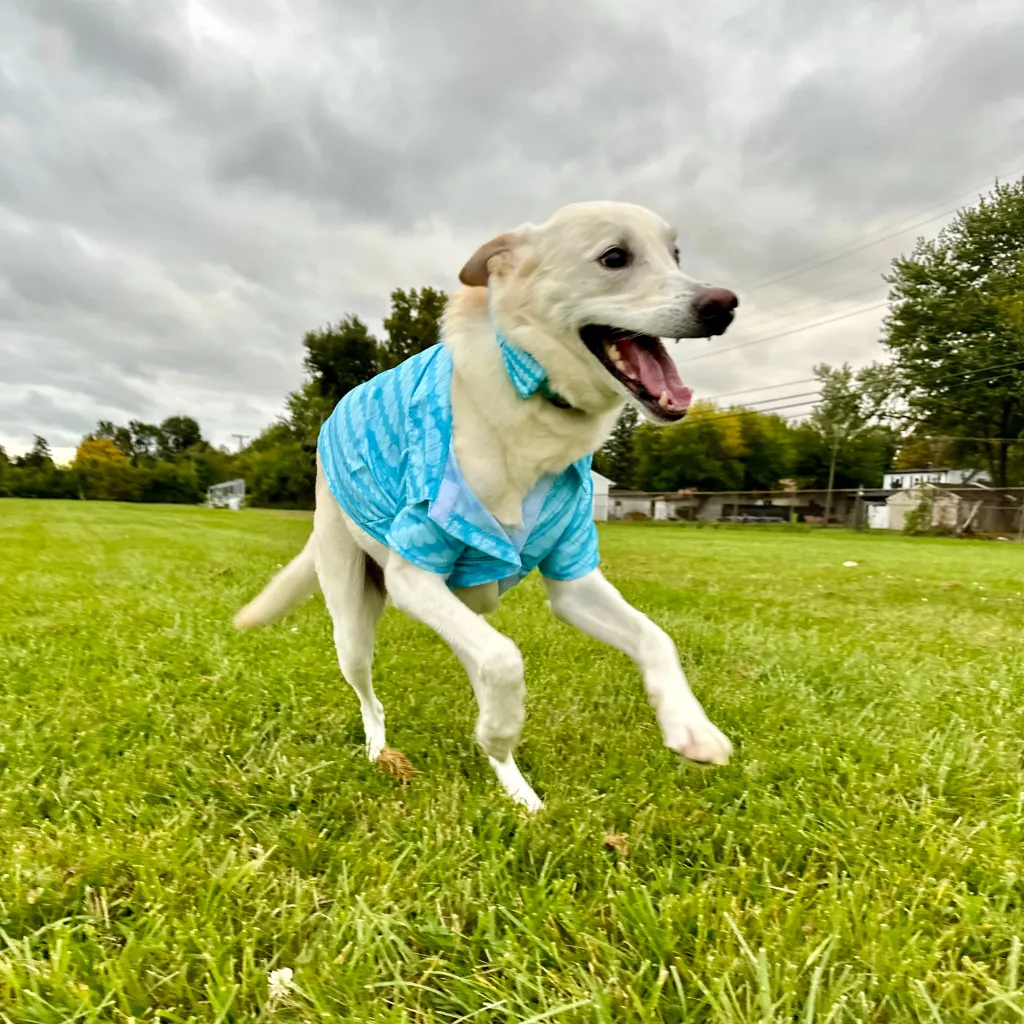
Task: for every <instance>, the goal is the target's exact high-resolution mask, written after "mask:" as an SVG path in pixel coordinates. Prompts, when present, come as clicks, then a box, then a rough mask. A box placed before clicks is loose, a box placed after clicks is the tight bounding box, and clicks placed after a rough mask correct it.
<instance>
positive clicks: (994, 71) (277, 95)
mask: <svg viewBox="0 0 1024 1024" xmlns="http://www.w3.org/2000/svg"><path fill="white" fill-rule="evenodd" d="M698 6H699V8H700V9H699V10H697V8H698ZM841 8H842V9H841ZM397 12H400V13H397ZM1022 54H1024V4H1021V3H1020V0H1006V2H1001V0H993V2H986V0H979V2H976V3H963V2H960V0H930V2H929V0H918V2H915V3H900V2H896V0H885V2H881V0H877V2H876V0H858V2H857V3H847V4H826V3H822V2H821V0H791V2H775V3H767V4H766V3H755V2H749V3H741V2H732V0H724V2H719V3H716V4H700V5H697V4H691V3H686V2H680V0H631V2H629V3H623V2H622V0H616V2H612V0H574V3H572V4H568V3H565V4H555V3H551V2H550V0H519V2H517V3H515V4H511V3H502V4H496V3H480V2H476V3H469V2H465V0H435V2H433V3H430V4H427V3H418V4H412V3H376V4H372V3H368V2H366V0H360V2H358V3H357V2H356V0H321V2H317V0H136V2H130V0H13V2H12V0H7V2H6V3H4V4H2V5H0V444H3V445H4V446H5V447H6V448H7V449H8V451H9V452H19V451H21V450H22V449H24V448H25V447H27V446H28V445H30V444H31V440H32V435H33V434H35V433H40V434H42V435H44V436H45V437H47V438H48V439H49V441H50V443H51V445H52V446H53V447H54V449H55V451H56V452H57V454H58V455H61V456H63V457H68V456H69V455H70V454H71V449H72V448H73V446H74V445H75V444H76V443H77V441H78V440H79V438H80V437H81V435H82V433H83V432H85V431H87V430H89V429H90V428H91V427H92V426H93V425H94V424H95V423H96V421H97V419H100V418H104V419H113V420H116V421H121V422H127V420H129V419H142V420H146V421H159V420H161V419H163V418H164V417H165V416H168V415H172V414H179V413H183V414H190V415H193V416H195V417H196V418H197V419H198V420H199V421H200V423H201V425H202V427H203V429H204V432H205V433H206V434H207V436H209V437H210V438H211V439H212V440H214V441H215V442H217V443H232V441H231V435H232V434H233V433H242V434H247V435H252V434H255V433H257V432H258V431H259V430H260V429H261V428H262V427H263V426H265V425H266V424H267V423H268V422H270V421H271V420H273V419H274V417H276V416H277V415H279V414H280V413H281V412H282V410H283V399H284V396H285V393H286V392H287V391H288V390H290V389H292V388H294V387H296V386H297V385H298V384H299V382H300V380H301V355H302V349H301V339H302V334H303V332H304V331H305V330H306V329H308V328H310V327H314V326H317V325H320V324H323V323H324V322H326V321H328V320H333V319H337V318H338V317H339V316H341V315H342V314H344V313H346V312H352V313H357V314H359V315H360V316H362V317H363V318H364V319H366V320H368V321H370V322H371V323H373V324H374V325H375V326H376V325H379V320H380V318H381V317H382V315H384V313H385V311H386V309H387V305H388V294H389V292H390V290H391V289H392V288H394V287H397V286H402V287H409V286H419V285H425V284H430V285H434V286H436V287H441V288H445V289H451V288H453V287H454V286H455V283H456V274H457V273H458V270H459V268H460V266H461V265H462V263H463V261H464V259H465V258H466V257H467V256H468V255H469V254H470V253H471V252H472V251H473V249H474V248H475V247H476V246H477V245H478V244H479V243H480V242H481V241H483V240H485V239H486V238H488V237H490V236H491V235H492V234H494V233H496V232H498V231H500V230H502V229H505V228H508V227H512V226H514V225H516V224H518V223H520V222H522V221H524V220H535V221H536V220H542V219H544V218H545V217H546V216H547V215H548V214H549V213H550V212H551V211H552V210H553V209H555V208H556V207H557V206H559V205H561V204H562V203H565V202H570V201H575V200H581V199H628V200H631V201H635V202H640V203H643V204H644V205H647V206H650V207H652V208H653V209H654V210H656V211H658V212H659V213H660V214H661V215H662V216H664V217H665V218H666V219H667V220H669V221H671V222H672V223H673V224H675V225H676V226H677V227H678V229H679V232H680V248H681V250H682V253H683V263H684V267H685V268H686V269H687V270H688V271H690V272H691V273H692V274H694V275H695V276H697V277H701V278H705V279H707V280H711V281H714V282H715V283H719V284H722V285H726V286H729V287H732V288H734V289H735V290H736V291H737V292H738V293H739V295H740V298H741V302H742V306H741V309H740V317H739V320H738V322H737V324H736V325H735V327H734V328H733V329H732V330H731V331H730V332H729V334H727V335H726V336H725V337H724V338H721V339H717V340H715V341H713V342H707V341H697V342H683V343H680V344H679V345H678V346H676V348H675V354H676V357H677V360H678V361H679V363H680V365H681V367H682V369H683V376H684V379H685V380H686V381H687V382H688V383H689V384H691V385H692V386H694V388H695V390H696V391H697V394H698V396H704V397H711V396H715V395H719V394H724V393H727V392H733V391H736V390H739V389H745V388H751V387H754V386H760V385H765V384H771V383H783V382H787V381H792V380H796V379H799V378H805V377H808V376H809V372H810V368H811V366H812V364H814V363H815V362H818V361H822V360H825V361H831V362H841V361H842V360H844V359H849V360H851V361H854V362H856V363H862V362H865V361H868V360H870V359H872V358H875V357H877V356H878V355H879V352H880V349H879V348H878V345H877V340H876V339H877V336H878V328H879V322H880V318H881V315H882V311H881V310H880V309H877V308H875V309H872V308H868V307H871V306H873V305H875V304H877V303H879V302H880V301H881V300H882V299H883V298H884V296H885V286H884V284H883V283H882V281H881V274H882V273H883V272H884V271H885V269H886V267H887V265H888V261H889V260H890V259H891V258H892V257H893V256H895V255H897V254H898V253H900V252H901V251H905V250H906V249H908V248H909V247H910V246H911V245H912V244H913V240H914V237H915V236H916V235H918V234H921V233H927V234H931V233H933V232H934V231H936V230H937V229H938V228H939V227H941V225H942V223H943V218H942V216H936V215H941V214H943V213H945V212H946V211H948V210H950V209H952V208H953V207H955V205H956V204H957V203H958V202H964V201H967V200H969V199H970V198H971V197H972V196H973V195H974V194H976V193H977V192H978V191H979V190H984V189H986V188H987V187H989V185H990V184H991V182H992V180H993V179H994V178H995V177H996V176H997V175H999V176H1002V177H1011V176H1013V177H1015V176H1018V175H1020V174H1021V173H1024V70H1022V66H1024V59H1022V57H1021V55H1022ZM929 218H931V219H929ZM897 229H902V231H901V232H900V233H898V234H896V235H895V236H894V237H891V238H888V239H885V240H882V241H879V242H878V244H875V245H865V243H866V242H871V241H873V240H875V239H879V238H881V237H882V236H885V235H889V234H892V233H893V232H894V231H896V230H897ZM853 249H858V251H855V252H851V250H853ZM837 256H838V258H835V257H837ZM822 261H828V262H822ZM815 263H820V264H821V265H820V266H817V267H813V268H811V269H809V270H805V272H802V273H796V274H793V273H791V272H792V271H793V270H794V269H799V268H806V267H808V266H809V265H811V264H815ZM777 277H782V278H783V279H782V280H779V281H776V282H775V283H770V284H762V282H765V281H770V280H771V279H772V278H777ZM759 284H762V286H761V287H757V286H758V285H759ZM840 318H841V319H840ZM822 320H831V321H832V322H831V323H826V324H820V325H819V326H818V327H815V328H811V329H802V330H798V331H794V328H798V327H799V328H806V326H807V325H808V324H813V323H816V322H818V321H822ZM769 335H781V336H780V337H777V338H775V339H774V340H769V341H765V342H764V343H761V344H757V345H753V346H750V347H748V348H743V349H740V350H738V351H733V352H730V351H727V350H728V349H730V348H732V347H733V346H734V345H738V344H741V343H742V342H744V341H751V340H754V339H757V338H765V337H768V336H769ZM716 350H722V351H721V354H717V353H716V354H710V353H713V352H715V351H716ZM705 353H709V354H707V355H705ZM691 361H692V365H690V363H691ZM804 390H806V388H804V387H799V386H797V387H793V388H789V389H785V388H783V389H780V390H779V391H777V392H772V393H771V394H776V395H788V394H790V393H797V392H800V391H804ZM751 397H755V398H756V397H757V395H756V394H755V395H753V396H751ZM797 411H799V410H797Z"/></svg>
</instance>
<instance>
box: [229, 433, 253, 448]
mask: <svg viewBox="0 0 1024 1024" xmlns="http://www.w3.org/2000/svg"><path fill="white" fill-rule="evenodd" d="M231 436H232V437H233V438H234V439H235V440H236V441H237V442H238V450H239V451H241V450H242V449H243V448H244V447H245V442H246V441H248V440H249V435H248V434H232V435H231Z"/></svg>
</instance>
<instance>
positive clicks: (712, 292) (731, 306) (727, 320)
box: [693, 288, 740, 335]
mask: <svg viewBox="0 0 1024 1024" xmlns="http://www.w3.org/2000/svg"><path fill="white" fill-rule="evenodd" d="M739 304H740V300H739V299H738V298H736V293H735V292H731V291H729V289H728V288H705V289H704V291H702V292H700V293H699V294H698V295H697V297H696V298H695V299H694V300H693V305H694V308H695V309H696V310H697V318H698V319H699V320H700V323H701V326H702V327H703V328H704V329H705V330H706V331H707V333H708V335H713V334H724V333H725V329H726V328H727V327H728V326H729V324H731V323H732V318H733V315H734V314H735V312H736V307H737V306H738V305H739Z"/></svg>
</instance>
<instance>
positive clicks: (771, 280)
mask: <svg viewBox="0 0 1024 1024" xmlns="http://www.w3.org/2000/svg"><path fill="white" fill-rule="evenodd" d="M996 177H998V175H991V176H990V177H988V178H986V179H985V181H983V182H980V183H979V184H977V185H973V186H971V188H969V189H965V190H964V191H963V192H960V193H958V194H957V195H956V196H949V197H947V198H945V199H940V200H939V201H938V202H937V203H932V204H931V206H926V207H924V209H922V210H918V211H917V212H916V213H912V214H910V215H909V216H908V217H905V218H904V219H903V220H902V221H898V222H897V224H898V225H899V226H897V227H896V228H894V229H893V230H892V231H889V232H888V233H887V234H884V235H881V236H880V237H878V238H875V239H873V240H871V241H865V242H863V243H862V244H860V245H858V246H856V247H855V248H853V249H849V250H848V251H846V252H840V253H838V254H837V255H834V256H829V257H828V258H826V259H822V260H817V261H816V262H813V263H810V264H809V265H807V266H804V265H803V264H799V263H798V264H797V265H796V266H795V267H793V268H792V269H791V270H788V271H784V272H783V273H781V274H777V275H775V276H774V277H768V278H764V279H762V280H761V281H757V282H755V283H754V284H752V285H748V286H747V287H746V288H744V289H742V291H743V292H745V293H746V294H748V295H749V294H750V293H751V292H753V291H757V290H758V289H760V288H766V287H767V286H768V285H770V284H778V283H779V282H780V281H788V280H789V279H790V278H792V277H796V276H797V275H798V274H805V273H807V272H808V271H809V270H816V269H817V268H818V267H823V266H826V265H827V264H829V263H835V262H836V261H837V260H841V259H845V257H847V256H853V255H854V254H856V253H858V252H862V251H863V250H864V249H869V248H870V247H871V246H873V245H877V244H878V243H879V242H886V241H888V240H889V239H890V238H895V237H896V236H897V235H900V234H903V233H904V232H905V231H910V230H911V229H913V228H917V227H923V226H924V225H925V224H928V223H930V222H931V221H935V220H939V219H940V218H942V217H948V216H949V215H950V214H951V213H956V212H957V210H958V209H959V208H960V207H959V206H954V207H953V208H951V209H948V210H943V211H942V212H940V213H936V214H933V215H932V216H930V217H926V218H924V219H923V220H915V218H918V217H920V216H921V214H923V213H927V212H928V211H929V210H934V209H935V207H936V206H945V205H946V204H947V203H950V202H953V200H954V199H956V200H962V199H963V197H965V196H967V195H970V194H971V193H974V192H976V191H977V190H978V189H980V188H983V187H985V186H986V185H988V183H989V182H990V181H992V180H993V179H994V178H996ZM1011 177H1019V174H1017V173H1015V174H1013V175H1011ZM907 221H914V223H909V224H908V223H907ZM868 234H869V235H870V234H871V232H869V233H868ZM861 237H862V238H864V237H866V236H864V235H862V236H861ZM851 241H856V239H852V240H851ZM849 244H850V243H849V242H844V243H842V245H840V246H837V247H836V248H845V246H847V245H849ZM830 251H831V252H835V249H832V250H826V252H830ZM804 262H805V263H806V261H804Z"/></svg>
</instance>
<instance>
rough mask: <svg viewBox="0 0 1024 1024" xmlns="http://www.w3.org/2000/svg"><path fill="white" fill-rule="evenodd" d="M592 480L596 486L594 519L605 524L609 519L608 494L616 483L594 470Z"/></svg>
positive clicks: (591, 473) (591, 472)
mask: <svg viewBox="0 0 1024 1024" xmlns="http://www.w3.org/2000/svg"><path fill="white" fill-rule="evenodd" d="M590 479H591V480H592V481H593V484H594V519H595V521H596V522H599V523H603V522H604V521H605V520H606V519H607V518H608V492H609V491H610V490H611V487H612V484H613V483H615V481H614V480H609V479H608V477H606V476H601V474H600V473H597V472H595V471H594V470H591V471H590Z"/></svg>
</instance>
